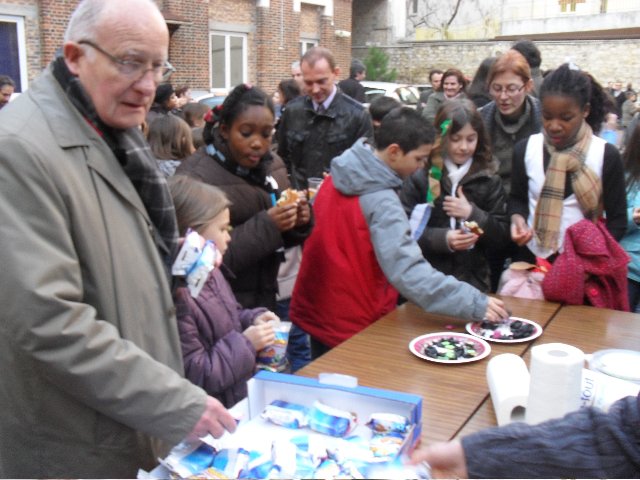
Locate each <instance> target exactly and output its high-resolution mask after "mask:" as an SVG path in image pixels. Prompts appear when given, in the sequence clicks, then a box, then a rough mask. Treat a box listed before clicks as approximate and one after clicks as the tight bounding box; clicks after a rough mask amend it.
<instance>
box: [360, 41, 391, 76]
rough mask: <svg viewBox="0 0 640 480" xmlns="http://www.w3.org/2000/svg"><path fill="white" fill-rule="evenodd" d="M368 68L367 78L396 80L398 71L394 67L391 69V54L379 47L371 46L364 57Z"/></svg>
mask: <svg viewBox="0 0 640 480" xmlns="http://www.w3.org/2000/svg"><path fill="white" fill-rule="evenodd" d="M364 65H365V67H366V68H367V80H374V81H380V82H395V81H396V78H397V77H398V72H397V71H396V69H395V68H394V69H393V70H391V71H389V56H388V55H387V54H386V53H384V51H383V50H382V49H380V48H378V47H371V48H369V51H368V52H367V56H366V57H365V59H364Z"/></svg>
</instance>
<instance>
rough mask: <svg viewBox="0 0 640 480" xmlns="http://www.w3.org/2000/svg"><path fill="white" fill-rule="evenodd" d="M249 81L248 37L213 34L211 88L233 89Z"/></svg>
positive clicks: (231, 34) (236, 34)
mask: <svg viewBox="0 0 640 480" xmlns="http://www.w3.org/2000/svg"><path fill="white" fill-rule="evenodd" d="M246 81H247V36H246V35H243V34H238V33H212V34H211V88H226V89H228V90H230V89H232V88H233V87H235V86H236V85H238V84H239V83H244V82H246Z"/></svg>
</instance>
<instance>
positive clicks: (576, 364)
mask: <svg viewBox="0 0 640 480" xmlns="http://www.w3.org/2000/svg"><path fill="white" fill-rule="evenodd" d="M583 364H584V353H583V352H582V350H580V349H578V348H576V347H572V346H571V345H566V344H564V343H546V344H543V345H537V346H535V347H533V348H532V349H531V368H530V372H531V381H530V383H529V399H528V401H527V411H526V414H525V419H526V422H527V423H529V424H536V423H540V422H544V421H545V420H549V419H551V418H558V417H562V416H564V415H565V414H566V413H569V412H573V411H575V410H578V408H580V392H581V384H582V368H583Z"/></svg>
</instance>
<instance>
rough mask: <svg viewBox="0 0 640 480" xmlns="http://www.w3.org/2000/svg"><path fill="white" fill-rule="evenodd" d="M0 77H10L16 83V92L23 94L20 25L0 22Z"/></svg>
mask: <svg viewBox="0 0 640 480" xmlns="http://www.w3.org/2000/svg"><path fill="white" fill-rule="evenodd" d="M0 52H2V55H0V75H9V76H10V77H11V78H12V79H13V81H14V82H16V92H22V85H21V82H20V54H19V46H18V25H17V24H16V23H15V22H4V21H0Z"/></svg>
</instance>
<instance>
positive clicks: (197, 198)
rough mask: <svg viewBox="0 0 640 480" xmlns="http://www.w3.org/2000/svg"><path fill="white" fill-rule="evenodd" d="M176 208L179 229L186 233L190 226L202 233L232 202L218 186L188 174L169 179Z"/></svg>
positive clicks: (181, 233)
mask: <svg viewBox="0 0 640 480" xmlns="http://www.w3.org/2000/svg"><path fill="white" fill-rule="evenodd" d="M167 182H168V183H169V189H170V191H171V196H172V197H173V204H174V205H175V208H176V217H177V219H178V230H179V232H180V235H184V234H185V233H186V231H187V229H188V228H191V229H192V230H195V231H196V232H198V233H201V232H202V230H203V229H204V228H206V226H207V225H208V224H209V223H211V221H212V220H213V219H214V218H216V217H217V216H218V215H219V214H220V213H221V212H222V211H224V209H225V208H229V205H231V202H230V201H229V199H228V198H227V195H226V194H225V193H224V192H223V191H222V190H221V189H220V188H218V187H214V186H213V185H209V184H207V183H204V182H201V181H199V180H196V179H195V178H192V177H188V176H186V175H174V176H172V177H169V178H168V179H167Z"/></svg>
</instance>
